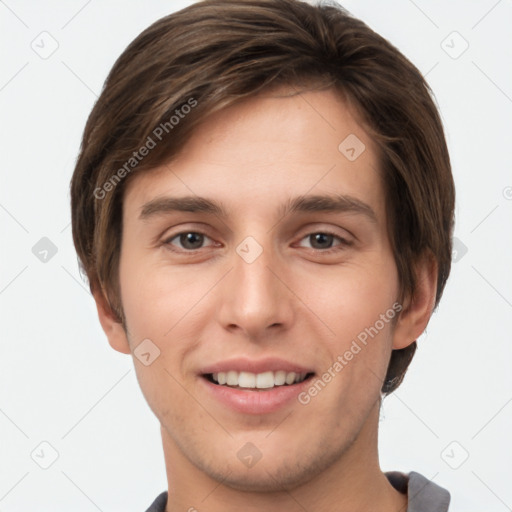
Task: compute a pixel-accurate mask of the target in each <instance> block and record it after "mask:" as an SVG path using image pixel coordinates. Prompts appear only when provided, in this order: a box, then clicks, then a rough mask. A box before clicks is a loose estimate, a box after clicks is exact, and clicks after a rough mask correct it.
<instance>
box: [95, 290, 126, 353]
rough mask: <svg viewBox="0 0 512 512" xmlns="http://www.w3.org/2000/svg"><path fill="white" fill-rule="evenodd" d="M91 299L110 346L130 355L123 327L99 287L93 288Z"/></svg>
mask: <svg viewBox="0 0 512 512" xmlns="http://www.w3.org/2000/svg"><path fill="white" fill-rule="evenodd" d="M93 297H94V301H95V302H96V309H97V311H98V318H99V320H100V324H101V327H102V328H103V331H104V332H105V334H106V336H107V338H108V342H109V343H110V346H111V347H112V348H113V349H114V350H117V351H118V352H121V353H123V354H130V353H131V351H130V344H129V342H128V338H127V336H126V332H125V330H124V328H123V325H122V323H121V322H119V320H118V319H117V317H116V316H115V314H114V313H113V311H112V309H111V307H110V305H109V303H108V301H107V299H106V297H105V293H104V291H103V289H102V288H101V287H100V286H99V285H98V286H96V287H94V291H93Z"/></svg>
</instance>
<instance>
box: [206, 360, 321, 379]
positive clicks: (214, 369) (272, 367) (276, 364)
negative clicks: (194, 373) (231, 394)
mask: <svg viewBox="0 0 512 512" xmlns="http://www.w3.org/2000/svg"><path fill="white" fill-rule="evenodd" d="M230 370H233V371H236V372H250V373H263V372H269V371H271V372H277V371H279V370H283V371H285V372H287V373H289V372H295V373H313V370H312V369H311V368H306V367H305V366H302V365H299V364H296V363H292V362H290V361H286V360H285V359H279V358H276V357H267V358H265V359H249V358H246V357H237V358H233V359H226V360H224V361H219V362H217V363H212V364H210V365H208V366H205V367H204V368H202V369H201V371H200V372H199V373H200V374H202V375H205V374H209V373H219V372H228V371H230Z"/></svg>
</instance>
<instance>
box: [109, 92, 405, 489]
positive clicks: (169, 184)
mask: <svg viewBox="0 0 512 512" xmlns="http://www.w3.org/2000/svg"><path fill="white" fill-rule="evenodd" d="M347 137H348V139H347ZM345 139H347V140H346V141H345ZM344 141H345V142H344ZM340 144H341V146H340ZM363 144H364V146H363ZM183 198H188V199H187V200H184V199H183ZM120 284H121V301H122V305H123V309H124V313H125V316H126V322H127V336H126V339H125V340H124V341H115V342H112V340H111V343H112V344H113V345H115V348H117V349H118V350H125V351H128V350H129V351H131V352H132V353H134V364H135V368H136V371H137V377H138V380H139V383H140V386H141V388H142V391H143V393H144V396H145V398H146V399H147V401H148V404H149V406H150V407H151V409H152V410H153V412H154V413H155V415H156V416H157V417H158V419H159V420H160V422H161V425H162V435H163V442H164V448H165V450H166V457H169V458H172V459H173V460H174V461H179V462H176V464H177V465H181V467H182V468H194V469H196V470H197V469H199V470H200V471H201V473H202V474H204V475H207V476H208V477H211V478H215V479H216V480H218V481H223V483H224V485H228V486H231V487H233V488H236V489H245V490H267V491H269V490H272V489H278V488H283V487H286V488H293V487H294V486H296V485H299V484H301V483H304V482H307V481H309V480H311V479H312V478H313V477H314V475H316V474H318V473H319V472H321V471H322V470H323V469H325V468H328V467H329V466H331V465H333V464H335V463H336V461H339V460H341V459H343V457H344V456H348V455H347V454H349V453H351V452H354V450H357V451H358V452H359V456H360V457H361V456H362V454H363V455H364V451H365V450H367V449H369V448H368V447H369V446H373V439H374V438H375V433H376V429H377V419H378V414H376V411H377V412H378V407H379V399H380V389H381V386H382V382H383V378H384V376H385V372H386V368H387V365H388V361H389V357H390V353H391V350H392V348H393V342H394V336H395V335H396V333H395V331H394V326H393V323H394V321H395V320H396V318H394V317H396V316H398V311H399V309H400V306H399V305H397V302H396V301H397V298H398V292H399V286H398V284H399V283H398V276H397V271H396V266H395V263H394V259H393V256H392V252H391V248H390V244H389V240H388V235H387V232H386V217H385V198H384V194H383V187H382V183H381V178H380V175H379V162H378V158H377V153H376V148H375V146H374V144H373V142H372V140H371V139H370V138H369V136H368V135H367V133H366V132H365V130H364V129H363V127H362V124H361V123H360V122H359V121H358V120H357V118H356V117H355V115H354V114H353V113H351V111H350V110H349V109H348V107H347V106H346V105H345V103H344V102H343V101H342V100H341V99H340V98H339V97H338V95H337V94H335V93H334V92H333V91H316V92H308V93H303V94H301V95H296V96H292V97H277V96H276V95H275V94H270V93H267V94H265V95H261V96H258V97H255V98H252V99H250V100H248V101H246V102H244V103H242V104H239V105H236V106H233V107H230V108H228V109H225V110H223V111H221V112H219V113H216V114H214V115H213V116H212V117H210V118H209V119H208V120H207V121H206V122H204V123H203V124H202V125H201V127H200V128H199V129H198V130H197V131H196V133H195V134H194V136H193V137H192V139H191V140H190V142H189V143H188V144H187V145H186V146H184V147H183V148H182V151H181V152H180V154H179V156H178V157H177V158H176V159H174V160H173V161H172V162H170V163H169V164H168V165H162V166H161V167H158V168H156V169H154V170H151V171H149V172H146V173H144V174H141V175H140V176H136V175H134V177H133V179H132V180H131V181H130V182H129V183H128V186H127V189H126V191H125V196H124V206H123V235H122V247H121V258H120ZM112 338H113V336H112ZM143 340H146V341H144V342H143ZM147 340H149V341H147ZM410 341H413V339H411V340H410ZM142 342H143V343H145V345H144V344H143V345H141V346H140V347H139V348H137V347H138V346H139V344H141V343H142ZM123 344H125V346H124V347H123V348H121V345H123ZM141 352H142V353H144V354H146V355H144V356H142V357H140V354H141ZM148 354H149V355H148ZM156 356H157V357H156ZM139 357H140V360H139ZM155 357H156V358H155ZM141 361H143V362H141ZM283 380H284V383H283ZM216 381H217V382H216ZM255 386H257V387H255ZM258 386H259V387H258ZM370 440H371V441H370ZM171 455H172V457H171ZM183 470H184V471H185V469H183Z"/></svg>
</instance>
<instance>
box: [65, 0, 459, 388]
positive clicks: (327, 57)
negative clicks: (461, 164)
mask: <svg viewBox="0 0 512 512" xmlns="http://www.w3.org/2000/svg"><path fill="white" fill-rule="evenodd" d="M281 86H287V87H288V88H290V87H291V88H292V89H293V90H295V92H296V93H300V92H302V91H305V90H308V88H309V89H311V88H313V89H325V88H333V89H334V90H336V91H337V93H338V94H339V95H340V97H343V98H344V99H345V100H346V101H347V104H348V103H349V104H351V105H352V106H353V107H354V108H355V109H356V110H357V112H358V113H359V115H360V117H361V119H362V120H363V122H364V123H365V125H367V128H368V130H369V132H368V133H370V135H371V136H372V137H373V138H374V141H375V143H376V147H377V148H378V152H379V169H378V171H379V173H380V176H381V178H382V183H383V186H384V193H385V202H386V215H387V220H388V225H387V231H388V236H389V239H390V243H391V247H392V251H393V256H394V259H395V263H396V266H397V272H398V276H399V284H400V294H401V297H402V298H403V297H404V296H407V295H412V294H413V293H414V291H415V289H416V284H417V279H416V275H415V270H414V268H415V264H416V263H417V262H419V261H420V259H422V258H423V257H424V256H425V255H426V254H428V255H429V257H433V258H434V259H435V261H436V263H437V269H438V276H437V292H436V300H435V305H434V307H435V308H437V306H438V304H439V300H440V298H441V295H442V292H443V289H444V286H445V283H446V280H447V278H448V275H449V273H450V266H451V251H452V245H451V244H452V232H453V222H454V201H455V187H454V183H453V177H452V173H451V167H450V159H449V154H448V149H447V145H446V141H445V136H444V131H443V126H442V122H441V119H440V116H439V113H438V111H437V108H436V104H435V100H434V96H433V93H432V91H431V89H430V87H429V85H428V84H427V82H426V81H425V79H424V78H423V76H422V75H421V73H420V72H419V70H418V69H417V68H416V67H415V66H414V65H413V64H412V63H411V62H410V61H409V60H408V59H407V58H406V57H405V56H404V55H402V53H400V51H399V50H398V49H397V48H396V47H395V46H393V45H392V44H391V43H390V42H388V41H387V40H386V39H385V38H383V37H382V36H380V35H379V34H377V33H376V32H374V31H373V30H372V29H370V28H369V27H368V26H367V25H366V24H365V23H364V22H362V21H361V20H359V19H357V18H354V17H353V16H352V15H351V14H350V13H349V12H348V11H346V10H345V9H344V8H343V7H341V6H339V5H338V4H335V3H333V2H329V3H325V2H324V3H320V4H319V5H311V4H308V3H306V2H303V1H299V0H204V1H201V2H198V3H195V4H193V5H190V6H188V7H186V8H184V9H182V10H180V11H178V12H175V13H173V14H171V15H168V16H166V17H164V18H162V19H160V20H158V21H156V22H155V23H153V24H152V25H151V26H150V27H148V28H147V29H146V30H144V31H143V32H142V33H141V34H140V35H139V36H138V37H137V38H136V39H135V40H134V41H133V42H132V43H130V45H129V46H128V47H127V48H126V50H125V51H124V52H123V53H122V54H121V56H120V57H119V58H118V59H117V61H116V62H115V64H114V66H113V68H112V70H111V71H110V73H109V75H108V77H107V79H106V81H105V84H104V86H103V90H102V92H101V95H100V97H99V98H98V100H97V102H96V104H95V105H94V108H93V110H92V112H91V114H90V116H89V118H88V121H87V124H86V126H85V130H84V134H83V139H82V144H81V148H80V153H79V156H78V159H77V163H76V167H75V170H74V174H73V177H72V180H71V187H70V188H71V213H72V231H73V241H74V244H75V248H76V251H77V255H78V260H79V267H80V270H81V272H82V273H84V274H85V275H86V276H87V278H88V280H89V286H90V289H91V292H94V291H95V290H101V291H102V293H104V295H105V298H106V299H107V301H108V304H109V306H110V308H111V310H112V313H113V314H114V315H115V317H116V319H117V320H118V321H119V322H121V323H122V324H123V327H124V328H125V329H126V326H125V318H124V314H123V309H122V304H121V300H120V294H119V290H120V288H119V258H120V242H121V234H122V208H123V204H122V202H123V190H124V189H125V187H126V184H127V183H128V181H129V180H130V179H131V178H132V177H133V176H135V175H136V174H140V173H141V172H143V171H144V170H149V169H152V168H155V167H156V166H158V165H162V164H163V163H166V162H169V161H171V160H172V158H173V156H175V155H177V154H178V152H179V150H180V148H182V147H183V146H184V144H185V143H186V141H187V140H188V139H189V138H190V137H191V135H193V133H194V128H195V127H197V126H198V125H199V124H200V123H201V122H202V121H203V120H204V119H205V118H206V116H208V115H209V114H212V113H213V112H216V111H219V110H221V109H223V108H224V107H227V106H229V105H233V104H235V103H237V102H240V101H243V100H244V99H247V98H250V97H253V96H255V95H257V94H258V93H260V92H264V91H268V90H270V89H275V88H278V87H281ZM185 114H186V115H185ZM156 134H159V135H160V136H161V139H162V140H165V143H160V139H159V138H158V137H157V136H156ZM164 136H165V138H164ZM156 139H158V140H156ZM150 140H151V141H152V142H153V145H151V144H150ZM157 142H158V143H157ZM340 142H341V141H340ZM144 146H146V149H147V148H150V150H148V151H145V152H144V153H145V154H146V156H144V158H136V157H135V156H134V152H135V153H137V152H138V151H139V150H142V147H144ZM137 155H138V153H137ZM415 350H416V340H415V341H414V342H413V343H412V344H411V345H409V346H408V347H406V348H403V349H399V350H393V351H392V354H391V358H390V361H389V365H388V369H387V374H386V377H385V380H384V384H383V387H382V392H383V393H385V394H388V393H390V392H392V391H394V390H395V389H396V388H397V387H398V385H399V384H400V383H401V382H402V379H403V377H404V374H405V372H406V370H407V367H408V366H409V363H410V361H411V359H412V357H413V355H414V352H415Z"/></svg>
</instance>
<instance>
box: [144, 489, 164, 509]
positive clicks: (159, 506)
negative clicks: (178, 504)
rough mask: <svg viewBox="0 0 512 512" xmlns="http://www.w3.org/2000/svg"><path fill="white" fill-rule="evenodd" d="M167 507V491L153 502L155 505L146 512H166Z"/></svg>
mask: <svg viewBox="0 0 512 512" xmlns="http://www.w3.org/2000/svg"><path fill="white" fill-rule="evenodd" d="M166 505H167V491H164V492H162V493H161V494H159V495H158V496H157V498H156V499H155V501H153V503H152V504H151V506H150V507H149V508H148V509H147V510H146V512H165V507H166Z"/></svg>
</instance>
